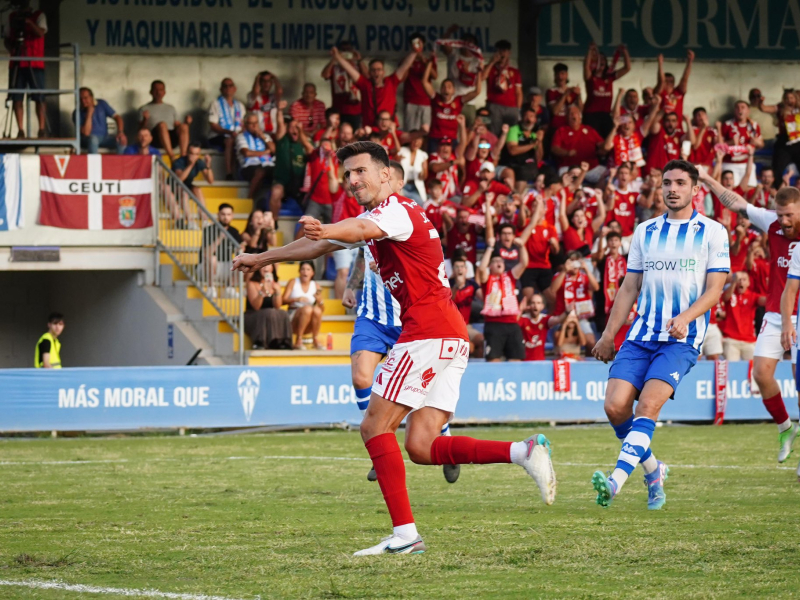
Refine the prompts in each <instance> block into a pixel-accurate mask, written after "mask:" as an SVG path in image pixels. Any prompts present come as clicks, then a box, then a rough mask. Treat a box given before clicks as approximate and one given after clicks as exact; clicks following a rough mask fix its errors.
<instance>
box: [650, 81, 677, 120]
mask: <svg viewBox="0 0 800 600" xmlns="http://www.w3.org/2000/svg"><path fill="white" fill-rule="evenodd" d="M659 95H660V96H661V110H663V111H664V113H671V112H674V113H675V114H676V115H678V123H680V122H681V121H683V92H682V91H680V90H679V89H678V88H673V90H672V91H671V92H667V91H666V90H661V92H660V93H659ZM648 110H649V109H648Z"/></svg>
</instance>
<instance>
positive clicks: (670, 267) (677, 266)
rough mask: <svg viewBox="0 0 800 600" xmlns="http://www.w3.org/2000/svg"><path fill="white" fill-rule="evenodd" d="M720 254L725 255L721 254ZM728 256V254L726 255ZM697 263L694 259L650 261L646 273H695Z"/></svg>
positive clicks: (646, 265)
mask: <svg viewBox="0 0 800 600" xmlns="http://www.w3.org/2000/svg"><path fill="white" fill-rule="evenodd" d="M720 254H723V253H722V252H720ZM725 254H727V253H725ZM696 267H697V261H696V260H695V259H694V258H679V259H677V260H648V261H645V263H644V270H645V271H691V272H694V271H695V268H696Z"/></svg>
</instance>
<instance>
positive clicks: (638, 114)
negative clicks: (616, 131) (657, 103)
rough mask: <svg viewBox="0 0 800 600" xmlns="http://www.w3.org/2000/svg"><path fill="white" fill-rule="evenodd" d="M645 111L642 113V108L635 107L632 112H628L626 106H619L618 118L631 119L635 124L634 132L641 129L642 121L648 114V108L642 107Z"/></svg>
mask: <svg viewBox="0 0 800 600" xmlns="http://www.w3.org/2000/svg"><path fill="white" fill-rule="evenodd" d="M644 108H645V109H646V110H645V111H644V113H642V110H641V109H642V107H641V106H637V107H636V108H634V109H633V110H630V109H629V108H628V107H626V106H621V107H620V109H619V114H620V116H623V117H628V118H629V119H633V122H634V123H635V124H636V130H639V129H641V127H642V124H643V123H644V120H645V119H646V118H647V115H648V113H649V112H650V107H649V106H646V107H644Z"/></svg>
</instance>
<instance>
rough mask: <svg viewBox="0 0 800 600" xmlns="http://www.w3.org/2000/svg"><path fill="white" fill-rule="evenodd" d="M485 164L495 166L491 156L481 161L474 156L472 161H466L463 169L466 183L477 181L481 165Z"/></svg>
mask: <svg viewBox="0 0 800 600" xmlns="http://www.w3.org/2000/svg"><path fill="white" fill-rule="evenodd" d="M485 162H489V163H492V164H495V163H494V158H492V155H491V154H490V155H489V156H487V157H486V158H483V159H481V158H478V156H477V155H476V156H475V158H473V159H472V160H468V161H467V163H466V166H465V167H464V178H465V179H466V180H467V181H469V180H470V179H479V178H480V175H481V165H482V164H483V163H485Z"/></svg>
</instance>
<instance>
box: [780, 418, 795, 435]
mask: <svg viewBox="0 0 800 600" xmlns="http://www.w3.org/2000/svg"><path fill="white" fill-rule="evenodd" d="M791 426H792V420H791V419H786V420H785V421H784V422H783V423H778V433H783V432H784V431H786V430H787V429H789V428H790V427H791Z"/></svg>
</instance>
